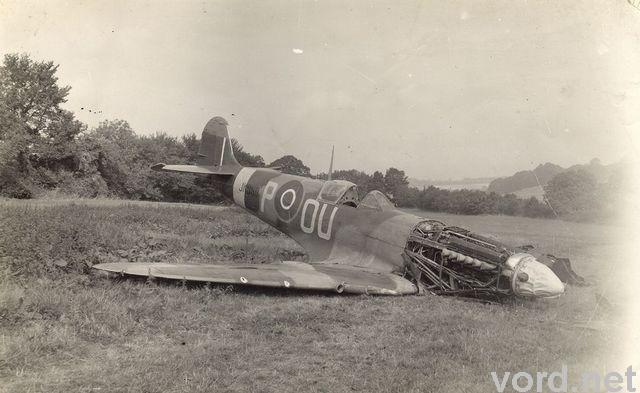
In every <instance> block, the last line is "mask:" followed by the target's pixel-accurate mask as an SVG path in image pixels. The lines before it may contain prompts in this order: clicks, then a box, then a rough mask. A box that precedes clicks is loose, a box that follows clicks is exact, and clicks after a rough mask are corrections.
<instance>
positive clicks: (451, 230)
mask: <svg viewBox="0 0 640 393" xmlns="http://www.w3.org/2000/svg"><path fill="white" fill-rule="evenodd" d="M514 254H516V252H515V250H513V249H511V248H509V247H508V246H506V245H504V244H502V243H500V242H498V241H496V240H493V239H489V238H487V237H484V236H480V235H477V234H475V233H472V232H471V231H468V230H466V229H463V228H459V227H455V226H446V225H445V224H444V223H442V222H440V221H437V220H425V221H422V222H420V223H419V224H418V225H416V226H415V227H414V229H413V230H412V232H411V234H410V236H409V239H408V240H407V244H406V247H405V250H404V253H403V257H404V259H405V262H406V265H407V267H408V270H409V272H410V273H411V275H412V276H413V278H414V279H415V281H416V282H417V283H419V284H421V286H422V287H423V288H424V289H426V290H427V291H430V292H432V293H434V294H438V295H467V296H475V295H487V294H489V295H498V296H508V295H513V289H512V288H513V285H512V279H513V275H514V274H516V273H515V272H514V271H513V269H510V268H509V267H508V266H506V263H507V261H508V260H509V258H510V257H511V256H513V255H514ZM516 279H518V280H520V281H526V280H527V279H528V277H527V275H526V273H517V277H516Z"/></svg>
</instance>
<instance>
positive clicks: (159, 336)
mask: <svg viewBox="0 0 640 393" xmlns="http://www.w3.org/2000/svg"><path fill="white" fill-rule="evenodd" d="M441 218H442V217H441ZM487 222H488V224H487V223H485V224H487V225H489V226H491V225H493V229H496V231H498V232H499V231H500V230H501V229H500V228H501V226H500V225H499V224H498V223H496V222H494V223H492V222H491V219H490V218H487ZM545 222H548V221H545ZM474 225H475V224H474ZM525 227H526V228H528V229H527V230H528V231H532V229H531V228H530V227H529V226H526V225H525ZM486 229H487V230H486V231H485V232H489V233H491V232H492V228H490V227H486ZM522 231H524V232H526V231H525V230H524V229H522ZM588 232H589V230H585V233H588ZM578 235H579V234H578ZM578 235H576V236H578ZM514 236H515V235H514ZM547 240H549V239H547ZM565 241H569V242H571V241H574V242H576V244H579V245H580V247H581V248H580V250H581V251H580V250H578V247H576V250H577V251H575V252H574V255H570V256H571V257H582V256H585V255H586V256H589V255H592V254H593V253H594V251H593V250H594V248H591V249H590V248H589V247H585V245H584V243H581V241H580V240H578V239H572V238H571V236H568V238H567V239H565ZM603 242H605V240H603ZM601 246H602V244H601ZM303 257H304V254H303V250H301V249H300V248H299V247H298V246H297V245H296V244H295V243H293V242H292V241H291V240H289V239H287V238H286V237H284V236H282V235H280V234H279V233H277V232H275V231H274V230H272V229H271V228H269V227H267V226H266V225H264V224H263V223H261V222H259V221H258V220H256V219H254V218H252V217H249V216H246V215H245V214H243V213H242V212H240V211H239V210H236V209H229V208H214V207H212V208H207V207H190V206H185V205H177V206H174V205H167V204H144V203H136V204H129V203H118V202H113V201H109V202H104V203H103V202H98V203H95V202H83V201H79V202H64V203H63V202H52V203H39V202H36V203H29V202H23V203H14V202H11V203H2V204H0V258H2V259H1V260H0V273H1V275H0V330H1V331H2V333H1V340H0V345H1V348H0V386H1V387H0V391H7V392H21V391H25V392H26V391H46V392H69V391H108V392H111V391H122V392H124V391H136V392H137V391H144V392H192V391H201V392H210V391H274V392H275V391H278V392H280V391H294V390H303V391H313V392H335V391H392V392H394V391H416V392H417V391H421V392H424V391H434V392H435V391H443V392H444V391H471V392H487V391H494V389H495V388H494V387H493V385H492V382H491V378H490V376H489V372H490V371H492V370H497V371H518V370H534V371H535V370H545V371H553V370H556V369H559V367H560V365H561V364H562V363H566V364H568V365H569V366H570V370H575V371H576V372H579V371H583V370H585V369H592V368H595V369H600V366H601V364H602V362H603V361H607V359H609V357H608V356H609V355H608V354H609V353H611V348H612V347H614V345H615V340H616V338H617V337H618V335H617V334H618V332H617V331H616V330H615V327H613V328H612V329H611V330H604V331H603V330H595V329H591V328H587V329H585V328H581V327H578V323H583V322H585V321H586V320H587V318H588V317H590V318H592V319H594V320H607V319H609V318H611V315H608V314H607V315H605V314H603V313H600V312H599V313H596V314H594V313H593V310H594V305H595V303H594V302H595V300H594V299H595V296H594V291H596V290H597V287H588V288H571V289H570V291H569V293H568V294H567V296H565V297H563V298H561V299H559V300H555V301H541V302H513V303H509V304H500V305H498V304H481V303H477V302H468V301H463V300H460V299H454V298H443V297H434V296H413V297H411V296H410V297H400V298H384V297H367V296H337V295H336V296H334V295H322V294H315V293H304V294H298V293H295V292H283V291H274V290H259V289H257V290H252V289H249V290H247V289H241V288H234V287H227V286H206V285H204V286H203V285H197V286H193V285H183V284H181V283H166V282H146V281H144V280H126V279H120V280H110V279H105V278H103V277H100V276H97V275H94V274H93V273H92V271H91V269H90V268H89V266H90V265H91V264H94V263H99V262H107V261H127V260H131V261H142V260H153V261H160V260H164V261H166V260H169V261H191V262H213V261H216V262H218V261H222V262H226V263H234V261H236V262H245V263H261V262H266V261H272V260H277V259H293V258H297V259H302V258H303ZM578 259H580V258H578Z"/></svg>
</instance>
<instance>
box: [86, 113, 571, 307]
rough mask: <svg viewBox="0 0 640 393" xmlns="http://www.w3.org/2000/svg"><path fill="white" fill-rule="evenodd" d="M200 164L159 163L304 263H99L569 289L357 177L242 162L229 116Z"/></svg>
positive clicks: (268, 277) (455, 289)
mask: <svg viewBox="0 0 640 393" xmlns="http://www.w3.org/2000/svg"><path fill="white" fill-rule="evenodd" d="M199 156H200V159H199V161H198V163H197V164H196V165H166V164H156V165H154V166H153V169H155V170H158V171H168V172H183V173H194V174H199V175H207V176H210V177H211V179H212V181H214V182H216V183H217V184H219V186H220V188H221V190H222V192H223V193H224V195H226V196H227V197H228V198H230V199H232V200H233V201H234V202H235V204H236V205H238V206H240V207H242V208H244V209H245V210H246V211H248V212H249V213H251V214H253V215H255V216H256V217H258V218H259V219H261V220H262V221H264V222H266V223H267V224H269V225H271V226H272V227H274V228H276V229H278V230H279V231H281V232H282V233H284V234H286V235H288V236H289V237H291V238H292V239H293V240H295V241H296V242H297V243H299V244H300V245H301V246H302V247H304V249H305V250H306V251H307V254H308V261H307V262H298V261H282V262H280V263H274V264H261V265H255V264H244V265H241V264H235V265H224V264H219V265H215V264H168V263H126V262H125V263H103V264H98V265H95V266H94V268H96V269H99V270H102V271H107V272H113V273H118V274H121V275H131V276H147V277H156V278H165V279H176V280H185V281H198V282H212V283H223V284H237V285H254V286H265V287H280V288H287V289H305V290H322V291H332V292H337V293H345V294H346V293H351V294H377V295H408V294H416V293H419V292H421V291H428V292H431V293H435V294H444V295H458V294H460V295H472V296H474V295H483V294H490V295H497V296H507V297H512V296H516V297H528V298H553V297H557V296H560V295H561V294H562V293H563V292H564V285H563V283H562V282H561V281H560V279H559V278H558V277H557V276H556V275H555V274H554V272H553V271H552V270H551V269H550V268H549V267H547V266H546V265H545V264H543V263H541V262H539V261H538V260H536V258H535V257H534V256H532V255H531V254H529V253H526V252H521V250H517V249H514V248H510V247H508V246H506V245H504V244H502V243H500V242H498V241H496V240H494V239H491V238H488V237H484V236H480V235H478V234H476V233H473V232H471V231H468V230H466V229H463V228H458V227H453V226H447V225H446V224H445V223H443V222H440V221H437V220H430V219H425V218H424V217H418V216H415V215H412V214H408V213H405V212H403V211H400V210H398V209H396V208H395V207H394V205H393V204H392V203H391V202H390V201H389V200H388V199H387V197H386V196H385V195H384V194H383V193H381V192H380V191H371V192H370V193H369V194H367V195H366V196H365V197H364V198H362V200H359V198H358V192H357V189H356V185H355V184H353V183H351V182H348V181H344V180H326V181H325V180H317V179H309V178H305V177H300V176H293V175H288V174H283V173H280V172H278V171H277V170H276V169H273V168H249V167H243V166H241V165H240V164H239V163H238V161H237V160H236V158H235V157H234V153H233V149H232V147H231V139H230V137H229V133H228V131H227V122H226V121H225V119H223V118H221V117H214V118H213V119H211V120H210V121H209V122H208V123H207V125H206V126H205V128H204V131H203V133H202V140H201V147H200V152H199Z"/></svg>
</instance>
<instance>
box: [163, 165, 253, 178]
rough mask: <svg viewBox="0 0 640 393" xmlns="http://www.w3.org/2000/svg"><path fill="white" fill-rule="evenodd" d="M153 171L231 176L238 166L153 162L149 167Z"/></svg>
mask: <svg viewBox="0 0 640 393" xmlns="http://www.w3.org/2000/svg"><path fill="white" fill-rule="evenodd" d="M151 169H153V170H154V171H162V172H181V173H195V174H200V175H228V176H233V175H236V174H237V173H238V171H239V170H240V168H238V167H225V166H205V165H166V164H155V165H153V166H152V167H151Z"/></svg>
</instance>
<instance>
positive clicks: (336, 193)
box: [318, 180, 359, 207]
mask: <svg viewBox="0 0 640 393" xmlns="http://www.w3.org/2000/svg"><path fill="white" fill-rule="evenodd" d="M358 199H359V198H358V189H357V186H356V185H355V184H354V183H351V182H350V181H346V180H328V181H326V182H325V183H324V185H323V186H322V189H321V190H320V193H319V194H318V200H319V201H320V202H324V203H328V204H331V205H348V206H352V207H357V206H358Z"/></svg>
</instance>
